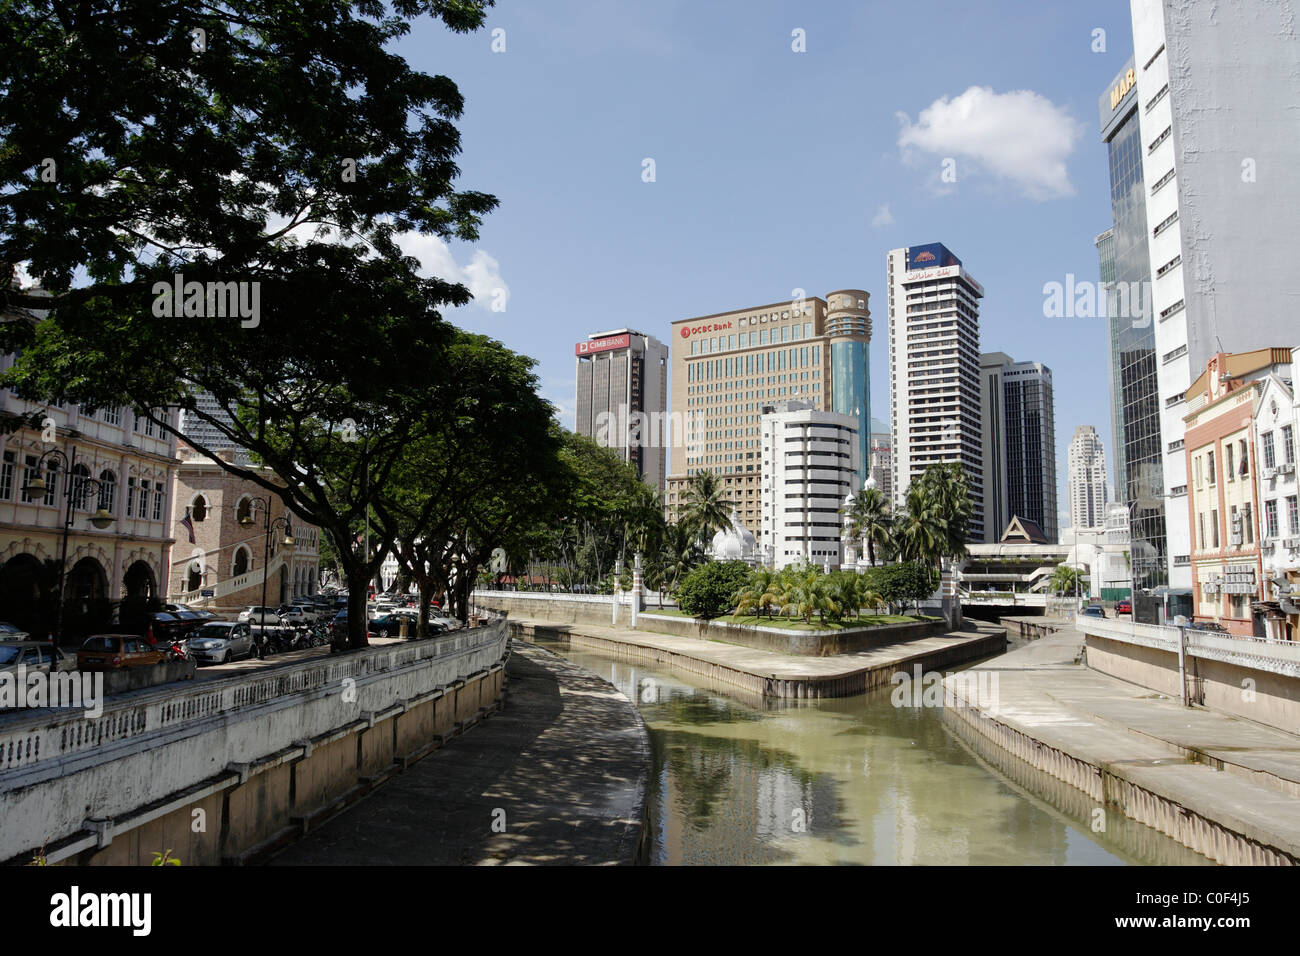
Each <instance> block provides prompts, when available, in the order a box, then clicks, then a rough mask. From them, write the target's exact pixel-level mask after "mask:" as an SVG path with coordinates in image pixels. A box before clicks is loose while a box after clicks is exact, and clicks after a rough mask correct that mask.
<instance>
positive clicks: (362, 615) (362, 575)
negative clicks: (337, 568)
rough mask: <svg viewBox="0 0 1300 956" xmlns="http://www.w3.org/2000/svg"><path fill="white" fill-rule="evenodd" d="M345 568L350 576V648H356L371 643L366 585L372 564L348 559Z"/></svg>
mask: <svg viewBox="0 0 1300 956" xmlns="http://www.w3.org/2000/svg"><path fill="white" fill-rule="evenodd" d="M344 570H345V571H346V572H347V577H348V649H349V650H354V649H356V648H359V647H367V646H369V644H370V642H369V640H367V638H366V585H367V584H369V582H370V566H369V565H367V564H363V563H361V562H358V561H348V562H346V563H345V564H344ZM358 595H360V599H359V600H358V597H357V596H358Z"/></svg>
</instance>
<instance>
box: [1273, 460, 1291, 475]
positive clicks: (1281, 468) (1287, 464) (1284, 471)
mask: <svg viewBox="0 0 1300 956" xmlns="http://www.w3.org/2000/svg"><path fill="white" fill-rule="evenodd" d="M1294 472H1295V462H1292V461H1284V462H1282V464H1280V465H1278V466H1277V473H1278V474H1279V475H1290V474H1292V473H1294Z"/></svg>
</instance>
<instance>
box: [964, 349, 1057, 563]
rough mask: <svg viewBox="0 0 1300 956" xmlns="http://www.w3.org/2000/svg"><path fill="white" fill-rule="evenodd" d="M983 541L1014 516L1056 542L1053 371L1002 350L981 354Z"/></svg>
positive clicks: (994, 536)
mask: <svg viewBox="0 0 1300 956" xmlns="http://www.w3.org/2000/svg"><path fill="white" fill-rule="evenodd" d="M980 417H981V423H982V428H983V432H982V435H983V437H982V441H981V444H982V446H983V455H984V540H985V541H998V540H1000V539H1001V536H1002V532H1003V531H1004V530H1005V529H1006V527H1007V524H1008V523H1009V522H1010V521H1011V519H1012V518H1013V517H1018V518H1028V519H1029V520H1031V521H1033V522H1034V523H1035V524H1037V525H1038V527H1039V528H1041V529H1042V531H1043V534H1044V535H1045V536H1046V538H1047V540H1048V541H1052V542H1055V541H1056V540H1057V538H1058V534H1057V530H1058V529H1057V517H1056V412H1055V400H1054V396H1053V393H1052V370H1051V369H1050V368H1048V367H1047V366H1046V365H1043V364H1042V363H1041V362H1017V361H1015V360H1014V359H1013V358H1012V357H1011V356H1009V355H1007V354H1006V353H1005V352H989V353H986V354H984V355H981V356H980Z"/></svg>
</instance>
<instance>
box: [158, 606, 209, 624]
mask: <svg viewBox="0 0 1300 956" xmlns="http://www.w3.org/2000/svg"><path fill="white" fill-rule="evenodd" d="M162 609H163V610H164V611H166V612H168V613H169V614H174V613H176V612H177V611H188V612H189V613H190V614H194V615H197V616H198V618H199V620H201V621H215V620H216V619H217V612H216V611H209V610H208V609H207V608H202V607H190V606H189V605H188V604H164V605H163V606H162Z"/></svg>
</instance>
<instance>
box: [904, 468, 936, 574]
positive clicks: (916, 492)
mask: <svg viewBox="0 0 1300 956" xmlns="http://www.w3.org/2000/svg"><path fill="white" fill-rule="evenodd" d="M947 543H948V528H947V524H946V522H945V521H944V519H943V515H942V513H941V512H940V510H939V505H938V503H937V502H936V501H935V497H934V493H933V490H932V489H931V488H929V487H928V486H927V485H926V484H925V483H924V482H920V481H917V482H914V483H913V484H912V486H911V487H910V488H908V489H907V496H906V499H905V506H904V509H903V512H902V514H900V515H899V516H898V517H897V519H896V520H895V521H894V544H895V549H896V550H897V552H898V556H899V557H900V558H901V559H902V560H904V561H919V562H920V563H922V564H928V565H934V564H937V563H938V561H939V560H940V558H942V556H943V553H944V549H945V547H946V545H947Z"/></svg>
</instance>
